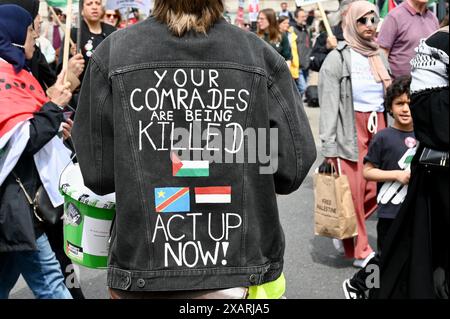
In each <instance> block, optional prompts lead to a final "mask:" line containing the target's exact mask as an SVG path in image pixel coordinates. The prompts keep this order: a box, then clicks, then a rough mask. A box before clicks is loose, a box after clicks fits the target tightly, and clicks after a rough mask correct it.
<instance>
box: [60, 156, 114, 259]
mask: <svg viewBox="0 0 450 319" xmlns="http://www.w3.org/2000/svg"><path fill="white" fill-rule="evenodd" d="M60 191H61V193H62V194H63V196H64V251H65V253H66V255H67V256H68V257H69V258H70V259H71V260H72V261H73V262H75V263H76V264H78V265H81V266H84V267H89V268H106V267H107V265H108V249H109V238H110V230H111V224H112V222H113V219H114V215H115V194H108V195H105V196H99V195H96V194H95V193H93V192H92V191H91V190H90V189H88V188H87V187H86V186H85V185H84V182H83V177H82V175H81V171H80V168H79V166H78V164H74V165H70V166H69V167H67V168H66V169H65V170H64V172H63V173H62V175H61V181H60Z"/></svg>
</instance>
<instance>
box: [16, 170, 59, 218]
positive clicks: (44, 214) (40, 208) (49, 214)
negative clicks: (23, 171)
mask: <svg viewBox="0 0 450 319" xmlns="http://www.w3.org/2000/svg"><path fill="white" fill-rule="evenodd" d="M12 173H13V175H14V178H15V179H16V182H17V183H18V184H19V186H20V188H21V189H22V191H23V192H24V194H25V197H26V198H27V201H28V203H29V204H30V206H31V207H32V208H33V213H34V216H36V218H37V219H38V220H39V221H40V222H42V223H46V224H49V225H56V224H57V223H58V221H60V220H61V218H62V216H63V214H64V205H60V206H58V207H53V204H52V202H51V200H50V198H49V197H48V194H47V191H46V190H45V188H44V186H42V185H41V186H39V187H38V190H37V192H36V195H35V197H34V200H33V199H31V196H30V194H28V192H27V190H26V189H25V186H23V184H22V181H21V180H20V178H19V177H18V176H17V175H16V174H15V173H14V172H12Z"/></svg>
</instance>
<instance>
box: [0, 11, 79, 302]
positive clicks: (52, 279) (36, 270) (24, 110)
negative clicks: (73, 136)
mask: <svg viewBox="0 0 450 319" xmlns="http://www.w3.org/2000/svg"><path fill="white" fill-rule="evenodd" d="M36 37H37V35H36V34H35V32H34V30H33V19H32V17H31V15H30V14H29V13H28V12H27V11H26V10H24V9H23V8H21V7H19V6H17V5H0V167H1V170H0V278H1V281H0V299H3V298H8V296H9V293H10V291H11V289H12V288H13V287H14V285H15V283H16V282H17V280H18V278H19V276H20V275H22V276H23V277H24V278H25V280H26V281H27V283H28V285H29V286H30V288H31V290H32V291H33V293H34V295H35V296H36V298H68V299H70V298H71V296H70V293H69V291H68V290H67V288H66V286H65V285H64V277H63V275H62V273H61V268H60V266H59V264H58V261H57V260H56V258H55V254H54V253H53V251H52V250H51V248H50V245H49V243H48V239H47V237H46V235H45V234H44V232H43V230H42V227H41V226H42V225H41V224H40V222H39V221H38V218H39V215H37V213H36V212H35V211H34V209H33V207H32V204H30V201H29V200H28V198H30V200H31V199H32V198H34V197H35V194H36V191H37V189H38V188H39V187H40V186H41V185H42V186H43V187H44V189H45V191H46V192H47V194H48V196H49V198H50V200H51V201H52V204H53V205H54V206H55V207H56V206H58V205H60V204H62V202H63V199H62V197H61V195H60V194H59V192H58V178H57V175H58V174H59V173H60V172H61V171H62V169H63V166H64V165H65V164H67V163H68V162H69V161H70V151H69V150H68V149H66V148H65V146H64V144H63V142H62V139H61V138H60V135H59V133H62V135H63V136H64V138H67V137H68V136H70V131H71V122H69V123H64V115H63V111H62V108H63V106H65V105H66V104H67V102H68V101H69V99H70V98H71V93H70V91H69V90H68V87H69V84H68V83H63V77H64V74H61V75H60V77H59V78H58V80H57V82H56V84H55V85H54V86H53V87H52V88H51V92H52V95H51V97H50V98H48V97H47V96H46V95H45V93H44V90H43V88H42V87H41V86H40V84H39V82H38V81H37V80H36V78H34V77H33V75H32V74H31V73H30V70H29V68H28V67H27V66H26V59H30V58H31V57H32V56H33V52H34V44H35V38H36ZM64 163H65V164H64ZM50 168H51V169H50ZM53 173H54V174H55V175H52V176H50V175H51V174H53Z"/></svg>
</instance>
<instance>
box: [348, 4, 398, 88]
mask: <svg viewBox="0 0 450 319" xmlns="http://www.w3.org/2000/svg"><path fill="white" fill-rule="evenodd" d="M370 12H373V13H374V14H375V15H376V16H377V17H379V13H378V8H377V7H376V6H375V5H373V4H372V3H370V2H368V1H356V2H353V3H352V4H351V5H350V8H349V10H348V12H347V15H346V17H345V19H346V21H345V22H346V23H345V27H344V38H345V41H346V42H347V44H348V45H349V46H350V47H351V48H352V49H353V50H355V51H356V52H358V53H360V54H362V55H364V56H366V57H368V58H369V64H370V68H371V70H372V74H373V76H374V77H375V81H377V82H383V85H384V88H385V89H386V88H387V87H388V86H389V85H391V83H392V80H391V77H390V75H389V73H388V71H387V70H386V67H385V66H384V63H383V60H382V59H381V56H380V54H381V52H380V47H379V45H378V44H377V43H376V42H375V41H373V40H372V41H367V40H365V39H363V38H362V37H360V36H359V35H358V32H357V22H356V20H358V19H359V18H361V17H363V16H365V15H366V14H367V13H370Z"/></svg>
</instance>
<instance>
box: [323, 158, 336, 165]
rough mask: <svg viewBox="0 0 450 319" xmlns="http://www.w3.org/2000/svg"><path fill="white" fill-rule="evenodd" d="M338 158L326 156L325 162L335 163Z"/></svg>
mask: <svg viewBox="0 0 450 319" xmlns="http://www.w3.org/2000/svg"><path fill="white" fill-rule="evenodd" d="M335 160H336V157H325V162H327V163H328V164H334V161H335Z"/></svg>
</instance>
